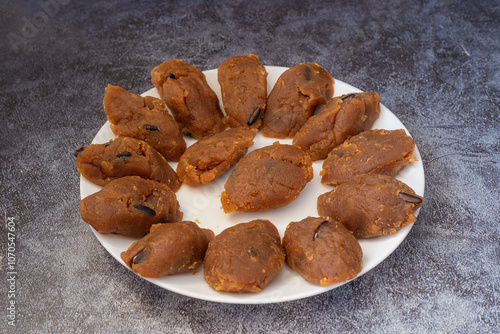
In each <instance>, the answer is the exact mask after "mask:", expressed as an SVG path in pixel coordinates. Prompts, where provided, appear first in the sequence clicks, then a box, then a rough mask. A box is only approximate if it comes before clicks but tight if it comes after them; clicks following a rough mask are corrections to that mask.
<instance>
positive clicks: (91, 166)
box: [75, 137, 181, 192]
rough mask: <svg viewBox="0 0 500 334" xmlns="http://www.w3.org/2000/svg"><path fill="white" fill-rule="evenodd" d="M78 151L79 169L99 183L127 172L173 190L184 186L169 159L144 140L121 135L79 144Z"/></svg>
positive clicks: (105, 182) (107, 181) (91, 180)
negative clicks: (82, 144)
mask: <svg viewBox="0 0 500 334" xmlns="http://www.w3.org/2000/svg"><path fill="white" fill-rule="evenodd" d="M75 154H76V169H77V170H78V172H80V173H81V174H82V175H83V177H85V178H86V179H87V180H89V181H90V182H92V183H95V184H97V185H100V186H104V185H106V184H108V183H109V182H110V181H112V180H115V179H117V178H119V177H123V176H128V175H137V176H140V177H142V178H145V179H150V180H155V181H158V182H162V183H164V184H166V185H167V186H169V188H170V189H172V190H173V191H174V192H175V191H177V190H178V189H179V188H180V186H181V183H180V181H179V178H178V177H177V174H176V172H175V171H174V170H173V169H172V167H170V165H169V164H168V162H167V160H166V159H165V158H164V157H163V156H162V155H161V154H160V153H158V151H157V150H155V149H154V148H153V147H152V146H151V145H149V144H148V143H147V142H145V141H142V140H138V139H134V138H130V137H118V138H116V139H114V140H112V141H109V142H107V143H105V144H91V145H85V146H80V147H78V148H77V149H76V151H75Z"/></svg>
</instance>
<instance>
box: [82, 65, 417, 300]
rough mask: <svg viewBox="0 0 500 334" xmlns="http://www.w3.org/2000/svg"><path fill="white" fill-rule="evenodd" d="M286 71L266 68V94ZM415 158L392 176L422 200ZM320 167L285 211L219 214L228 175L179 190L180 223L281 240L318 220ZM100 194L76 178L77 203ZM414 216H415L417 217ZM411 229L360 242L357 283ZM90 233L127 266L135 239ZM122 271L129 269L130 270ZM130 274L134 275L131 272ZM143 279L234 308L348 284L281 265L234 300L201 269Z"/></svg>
mask: <svg viewBox="0 0 500 334" xmlns="http://www.w3.org/2000/svg"><path fill="white" fill-rule="evenodd" d="M286 69H287V68H285V67H276V66H266V70H267V72H268V78H267V82H268V92H270V91H271V89H272V87H273V86H274V84H275V82H276V80H277V79H278V77H279V76H280V75H281V73H283V71H285V70H286ZM204 73H205V75H206V78H207V82H208V84H209V85H210V86H211V87H212V89H213V90H214V91H215V92H216V93H217V95H218V96H219V100H220V105H221V106H222V100H221V92H220V86H219V84H218V81H217V70H209V71H205V72H204ZM355 92H360V90H359V89H357V88H355V87H353V86H351V85H348V84H346V83H344V82H342V81H340V80H335V86H334V95H335V96H340V95H343V94H348V93H355ZM142 95H143V96H146V95H150V96H154V97H158V98H159V95H158V92H157V90H156V88H153V89H151V90H149V91H147V92H145V93H144V94H142ZM380 107H381V110H380V117H379V118H378V120H377V121H376V122H375V124H374V125H373V128H374V129H387V130H394V129H405V130H406V128H405V127H404V125H403V124H402V123H401V122H400V121H399V119H398V118H397V117H396V116H394V114H393V113H392V112H391V111H389V109H387V108H386V107H385V106H383V105H381V106H380ZM406 132H407V133H408V130H406ZM408 134H409V133H408ZM114 137H115V135H114V134H113V132H112V131H111V129H110V123H109V122H106V123H105V124H104V125H103V127H102V128H101V129H100V130H99V132H98V133H97V135H96V136H95V138H94V140H93V141H92V143H93V144H96V143H105V142H107V141H109V140H110V139H112V138H114ZM275 141H279V142H280V143H284V144H291V139H286V140H283V139H280V140H278V139H273V138H265V137H263V136H262V134H261V133H260V132H259V133H258V134H257V136H256V138H255V140H254V142H255V144H254V146H253V147H251V148H250V149H249V152H250V151H251V150H254V149H256V148H259V147H263V146H267V145H271V144H272V143H273V142H275ZM186 143H187V145H188V146H189V145H191V144H193V143H194V140H193V139H191V138H186ZM413 154H414V155H415V157H417V159H418V161H415V162H412V163H411V164H410V166H408V167H406V168H404V169H403V170H402V171H401V172H400V173H399V174H398V175H396V178H397V179H399V180H400V181H402V182H404V183H406V184H407V185H409V186H410V187H411V188H413V190H414V191H415V192H416V193H417V194H418V195H421V196H423V195H424V184H425V182H424V169H423V165H422V162H421V157H420V153H419V151H418V149H417V148H416V147H415V151H414V152H413ZM322 163H323V160H319V161H316V162H314V164H313V169H314V178H313V179H312V181H311V182H309V183H308V184H307V185H306V186H305V188H304V189H303V190H302V192H301V194H300V196H299V197H298V198H297V199H296V200H294V201H293V202H292V203H290V204H288V205H287V206H285V207H282V208H278V209H272V210H267V211H262V212H236V213H231V214H225V213H224V212H223V211H222V209H221V202H220V197H219V196H220V193H221V192H222V190H223V187H224V183H225V181H226V179H227V177H228V176H229V174H230V173H231V171H232V169H230V170H229V171H227V172H226V173H225V174H223V175H222V176H220V177H219V178H217V179H215V180H214V181H212V182H211V183H209V184H206V185H202V186H199V187H190V186H188V185H183V186H182V187H181V188H180V189H179V191H178V192H177V199H178V201H179V204H180V208H181V211H183V212H184V220H191V221H196V222H197V223H198V224H199V226H200V227H204V228H209V229H211V230H213V231H214V233H215V234H216V235H217V234H219V233H220V232H221V231H222V230H224V229H226V228H227V227H229V226H233V225H235V224H237V223H243V222H248V221H250V220H253V219H259V218H262V219H269V220H270V221H271V222H272V223H273V224H274V225H276V227H277V228H278V230H279V232H280V235H281V237H283V234H284V232H285V229H286V227H287V225H288V224H289V223H290V222H291V221H298V220H301V219H303V218H306V217H307V216H314V217H317V216H318V212H317V210H316V200H317V198H318V196H319V195H321V194H323V193H325V192H328V191H331V190H332V189H333V187H331V186H327V185H323V184H321V182H320V180H321V178H320V176H319V172H320V171H321V167H322ZM170 165H171V166H172V168H174V170H175V168H176V167H177V163H173V162H170ZM99 189H100V187H99V186H96V185H95V184H92V183H90V182H89V181H87V180H86V179H85V178H83V177H81V178H80V195H81V198H84V197H86V196H88V195H90V194H92V193H94V192H96V191H98V190H99ZM417 214H418V210H417V212H416V213H415V215H417ZM411 227H412V225H409V226H406V227H404V228H402V229H401V230H400V231H398V232H397V233H396V234H394V235H391V236H386V237H378V238H374V239H368V240H360V241H359V243H360V245H361V248H362V249H363V269H362V270H361V272H360V273H359V275H358V277H360V276H361V275H363V274H365V273H367V272H368V271H370V270H371V269H373V268H374V267H375V266H377V265H378V264H379V263H380V262H382V261H383V260H384V259H385V258H386V257H387V256H389V255H390V254H391V253H392V252H393V251H394V250H395V249H396V247H398V245H399V244H400V243H401V242H402V241H403V240H404V239H405V237H406V236H407V234H408V232H409V231H410V229H411ZM92 231H93V232H94V234H95V236H96V238H97V239H98V240H99V242H100V243H101V244H102V245H103V246H104V248H105V249H106V250H107V251H108V252H109V253H110V254H111V255H112V256H113V257H114V258H115V259H116V260H117V261H119V262H120V263H122V264H123V265H124V266H126V265H125V263H124V262H123V261H122V260H121V258H120V253H121V252H123V251H125V250H127V249H128V247H129V246H130V245H131V244H132V243H133V242H134V241H135V239H133V238H129V237H123V236H119V235H106V234H101V233H98V232H96V231H95V230H94V229H92ZM126 267H127V268H128V266H126ZM130 273H131V274H133V272H132V271H131V272H130ZM144 279H145V280H147V281H150V282H152V283H153V284H156V285H158V286H160V287H162V288H165V289H168V290H170V291H173V292H176V293H179V294H182V295H185V296H189V297H193V298H198V299H203V300H209V301H215V302H221V303H233V304H264V303H277V302H284V301H290V300H295V299H300V298H305V297H310V296H314V295H317V294H320V293H323V292H326V291H329V290H332V289H335V288H337V287H339V286H341V285H342V284H345V283H346V282H345V283H340V284H334V285H329V286H319V285H315V284H312V283H309V282H307V281H305V280H304V279H303V278H302V277H301V276H300V275H299V274H297V273H296V272H294V271H292V270H291V269H290V268H288V267H287V265H286V264H285V265H283V268H282V270H281V271H280V272H279V274H278V275H277V276H276V277H275V278H274V279H273V281H271V283H270V284H269V285H268V286H267V287H266V288H265V289H264V290H262V291H261V292H259V293H246V294H235V293H225V292H218V291H215V290H214V289H212V288H211V287H210V286H209V285H208V284H207V283H206V282H205V280H204V278H203V268H202V266H200V267H198V268H196V269H195V270H194V271H193V272H190V273H187V274H181V275H174V276H164V277H160V278H154V279H150V278H144Z"/></svg>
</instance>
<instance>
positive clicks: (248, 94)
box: [217, 54, 267, 129]
mask: <svg viewBox="0 0 500 334" xmlns="http://www.w3.org/2000/svg"><path fill="white" fill-rule="evenodd" d="M217 79H218V81H219V84H220V87H221V93H222V103H223V105H224V110H225V111H226V117H224V123H225V124H228V125H229V126H230V127H232V128H236V127H252V128H257V129H258V128H259V127H260V125H261V123H262V117H263V116H264V112H265V110H266V99H267V72H266V69H265V67H264V66H263V65H262V64H261V63H260V61H259V57H257V56H256V55H254V54H250V55H247V56H235V57H231V58H229V59H226V60H225V61H223V62H222V63H221V64H220V66H219V68H218V70H217Z"/></svg>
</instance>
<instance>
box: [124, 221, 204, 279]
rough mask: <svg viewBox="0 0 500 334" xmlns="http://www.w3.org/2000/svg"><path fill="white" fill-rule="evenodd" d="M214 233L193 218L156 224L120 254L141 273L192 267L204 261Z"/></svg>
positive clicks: (152, 274) (159, 273)
mask: <svg viewBox="0 0 500 334" xmlns="http://www.w3.org/2000/svg"><path fill="white" fill-rule="evenodd" d="M213 238H214V233H213V232H212V231H211V230H208V229H202V228H200V227H199V226H198V224H196V223H194V222H192V221H182V222H179V223H170V224H156V225H153V226H151V230H150V232H149V233H148V234H147V235H146V236H145V237H144V238H142V239H141V240H138V241H136V242H134V243H133V244H132V245H131V246H130V247H129V248H128V250H126V251H124V252H122V253H121V255H120V256H121V258H122V260H123V262H125V264H127V265H128V266H129V267H130V269H132V271H133V272H135V273H137V274H139V275H141V276H143V277H159V276H164V275H175V274H182V273H186V272H189V271H191V270H192V269H194V268H196V267H197V266H198V265H200V264H201V263H202V262H203V259H204V258H205V252H206V250H207V247H208V243H209V242H210V240H212V239H213Z"/></svg>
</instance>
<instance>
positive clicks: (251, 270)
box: [203, 219, 285, 293]
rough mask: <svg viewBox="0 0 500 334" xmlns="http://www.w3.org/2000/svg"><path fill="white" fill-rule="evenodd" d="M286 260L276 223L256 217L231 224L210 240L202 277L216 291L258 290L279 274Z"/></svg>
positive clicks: (240, 291)
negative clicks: (248, 220)
mask: <svg viewBox="0 0 500 334" xmlns="http://www.w3.org/2000/svg"><path fill="white" fill-rule="evenodd" d="M284 261H285V252H284V251H283V248H282V247H281V240H280V235H279V233H278V230H277V229H276V226H274V225H273V224H272V223H271V222H270V221H269V220H266V219H257V220H252V221H250V222H248V223H239V224H237V225H235V226H231V227H228V228H227V229H225V230H224V231H222V232H221V233H220V234H219V235H217V236H216V237H215V238H214V239H213V240H212V241H211V242H210V244H209V245H208V249H207V252H206V254H205V260H204V262H203V276H204V278H205V281H206V282H207V283H208V285H210V286H211V287H212V288H213V289H215V290H217V291H227V292H239V293H242V292H259V291H261V290H262V289H264V288H265V287H266V286H267V285H268V284H269V283H270V282H271V280H272V279H273V278H274V277H275V276H276V275H277V274H278V272H279V271H280V270H281V268H282V267H283V263H284Z"/></svg>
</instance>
